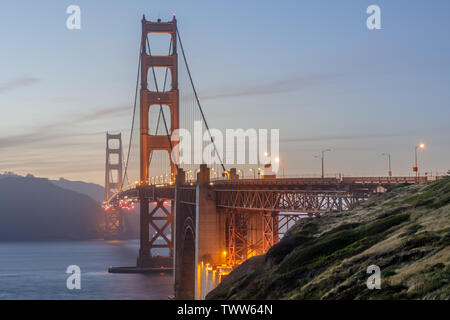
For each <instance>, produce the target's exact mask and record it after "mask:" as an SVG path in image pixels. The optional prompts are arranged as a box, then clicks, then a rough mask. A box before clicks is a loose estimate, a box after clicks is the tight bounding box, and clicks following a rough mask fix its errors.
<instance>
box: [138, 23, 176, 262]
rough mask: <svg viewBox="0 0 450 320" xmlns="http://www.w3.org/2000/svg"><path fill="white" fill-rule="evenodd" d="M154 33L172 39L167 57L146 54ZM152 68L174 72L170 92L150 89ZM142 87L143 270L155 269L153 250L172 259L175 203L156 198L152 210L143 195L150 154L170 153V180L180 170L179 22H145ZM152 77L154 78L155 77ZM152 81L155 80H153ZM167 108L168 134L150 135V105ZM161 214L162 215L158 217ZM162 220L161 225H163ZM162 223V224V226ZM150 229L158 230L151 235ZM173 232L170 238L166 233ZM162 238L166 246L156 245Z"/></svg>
mask: <svg viewBox="0 0 450 320" xmlns="http://www.w3.org/2000/svg"><path fill="white" fill-rule="evenodd" d="M151 33H166V34H169V35H170V38H171V44H170V46H171V49H172V50H171V52H170V54H169V55H167V56H156V55H152V53H151V50H149V52H147V41H148V35H149V34H151ZM152 68H168V69H169V70H170V72H171V79H172V83H171V88H170V90H168V91H166V90H164V91H161V90H159V89H158V87H157V86H156V90H157V91H156V92H155V91H150V90H149V89H148V85H147V84H148V79H147V78H148V72H149V70H151V71H153V70H152ZM140 71H141V88H140V187H141V188H140V190H141V194H140V249H139V257H138V261H137V265H138V266H140V267H145V266H150V267H151V266H153V265H152V256H151V250H152V249H153V248H167V249H169V250H170V256H171V257H173V219H174V203H173V201H172V202H171V208H170V209H167V208H165V207H164V205H163V204H164V199H157V201H156V207H155V208H154V209H153V210H151V211H149V200H148V198H146V197H145V196H144V192H143V190H144V187H145V186H146V185H148V184H149V166H150V161H151V154H152V152H153V151H156V150H163V151H167V152H168V153H169V158H170V159H171V160H170V166H171V178H172V181H171V183H173V178H175V177H176V175H177V167H176V165H175V163H174V162H173V159H172V157H171V153H172V148H173V146H174V145H175V143H173V144H172V142H171V140H170V138H171V135H172V133H173V132H174V130H176V129H178V128H179V91H178V55H177V21H176V19H175V16H174V17H173V19H172V21H169V22H161V21H160V20H158V21H157V22H151V21H147V20H145V16H144V17H143V19H142V37H141V70H140ZM152 78H153V77H152ZM152 81H153V79H152ZM163 105H164V106H168V107H169V110H170V128H168V131H169V132H166V134H165V135H157V133H155V135H153V134H151V133H150V132H149V111H150V107H151V106H159V107H160V108H162V106H163ZM157 211H159V214H157ZM161 221H162V222H161ZM161 223H162V225H161ZM150 227H151V228H152V229H153V230H154V231H155V232H154V233H153V235H151V236H150V232H149V231H150ZM169 232H170V237H167V234H168V233H169ZM157 239H162V241H163V243H156V240H157Z"/></svg>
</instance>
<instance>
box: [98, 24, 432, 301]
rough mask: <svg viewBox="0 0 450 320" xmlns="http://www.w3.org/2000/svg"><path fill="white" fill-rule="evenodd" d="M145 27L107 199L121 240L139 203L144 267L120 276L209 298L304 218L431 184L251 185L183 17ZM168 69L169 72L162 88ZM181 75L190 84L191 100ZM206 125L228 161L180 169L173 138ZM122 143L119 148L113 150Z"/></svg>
mask: <svg viewBox="0 0 450 320" xmlns="http://www.w3.org/2000/svg"><path fill="white" fill-rule="evenodd" d="M141 22H142V36H141V45H140V52H139V64H138V72H137V79H136V91H135V99H134V107H133V115H132V128H131V133H130V140H129V144H128V152H127V155H126V157H125V156H124V153H123V148H122V136H121V134H110V133H107V135H106V144H107V148H106V166H105V169H106V170H105V190H106V194H105V202H104V209H105V217H106V226H105V239H114V238H118V237H120V235H121V233H123V231H124V229H125V228H126V225H125V219H124V214H125V213H126V211H127V210H131V209H134V208H135V206H136V205H137V204H138V203H139V210H140V249H139V253H138V258H137V263H136V267H135V268H126V269H120V268H116V269H112V271H113V272H145V271H148V270H152V269H157V270H161V268H163V270H166V269H173V274H174V294H175V298H177V299H202V298H203V297H204V296H205V295H206V293H207V292H209V291H210V290H211V289H213V288H214V287H215V286H216V285H217V284H218V283H219V282H220V281H221V279H222V278H223V277H224V276H226V274H228V273H229V272H230V270H232V269H233V268H234V267H236V266H237V265H239V264H240V263H242V262H243V261H245V260H246V259H248V258H250V257H252V256H254V255H258V254H263V253H265V252H266V251H267V250H268V249H269V248H270V247H271V246H273V245H274V244H276V243H277V242H278V241H279V239H280V237H281V236H282V234H283V233H285V232H286V230H287V229H288V228H289V227H290V226H291V225H292V224H293V223H295V221H296V220H297V219H299V218H301V217H302V215H305V214H306V215H309V216H313V215H320V214H325V213H327V212H331V211H343V210H348V209H349V208H350V207H351V206H352V205H354V204H355V203H356V202H358V201H360V200H364V199H367V198H368V197H370V196H371V195H373V194H375V193H377V192H383V191H385V190H386V189H387V188H389V187H390V186H392V185H395V184H404V183H408V184H410V183H418V182H425V181H426V178H425V177H423V178H422V177H339V178H326V177H322V178H285V177H283V178H277V177H276V176H274V175H270V176H264V175H262V176H259V177H258V179H256V177H254V179H248V178H244V177H243V175H239V174H238V173H240V172H242V174H243V171H242V170H240V169H237V168H229V169H227V168H226V167H225V165H224V163H223V159H222V157H221V156H220V154H219V153H218V150H217V147H216V145H215V141H214V139H213V136H212V134H211V132H210V128H209V126H208V123H207V121H206V117H205V114H204V111H203V109H202V106H201V103H200V100H199V97H198V93H197V90H196V88H195V86H194V82H193V79H192V74H191V71H190V69H189V65H188V62H187V58H186V55H185V51H184V48H183V43H182V41H181V36H180V33H179V30H178V28H177V20H176V18H175V16H174V17H173V19H172V20H171V21H168V22H162V21H161V20H160V19H158V20H157V21H155V22H152V21H147V20H146V19H145V16H144V17H143V19H142V21H141ZM155 33H159V34H167V35H169V37H170V43H169V49H168V51H167V52H168V54H167V55H165V56H162V55H153V54H152V49H153V47H151V46H150V41H149V36H150V35H152V34H155ZM178 45H179V46H180V49H181V55H182V62H183V63H182V65H181V67H180V66H179V61H178V60H179V59H178ZM158 69H161V70H163V74H160V75H161V76H162V78H163V82H162V85H160V82H161V79H160V81H159V82H158V77H157V73H160V72H159V71H157V70H158ZM180 74H182V75H184V76H185V77H186V78H187V79H188V81H187V82H186V84H185V87H183V88H182V91H183V92H185V93H184V95H183V97H182V98H181V99H180V89H181V88H180V87H181V85H180V82H179V78H180ZM149 78H150V80H151V81H149ZM169 78H170V79H169ZM139 83H140V87H139ZM183 83H184V82H183ZM138 92H139V95H138ZM138 98H139V99H138ZM138 100H139V124H140V125H139V163H140V174H139V179H136V181H135V182H134V183H131V184H130V183H129V182H130V181H129V180H130V179H128V171H129V170H128V168H129V164H130V153H131V148H132V141H133V131H134V123H135V118H136V113H137V105H138V104H137V101H138ZM196 120H201V121H202V129H203V130H204V131H205V132H206V133H208V135H209V139H210V142H211V144H212V145H213V151H214V152H215V153H216V159H218V160H219V161H217V162H212V161H211V159H206V160H207V161H205V162H207V163H211V162H212V163H213V164H212V165H210V166H209V167H208V166H207V165H206V164H192V163H188V164H186V163H184V164H182V165H178V164H177V161H174V159H173V158H174V157H175V158H176V157H177V156H178V154H177V148H176V146H177V144H178V143H179V141H174V140H172V139H171V137H172V135H173V134H174V132H176V130H177V129H179V128H190V129H192V127H193V123H194V121H196ZM114 141H115V142H116V143H115V144H116V146H115V147H114V146H111V145H110V144H111V142H114ZM203 144H206V142H205V141H203ZM112 157H115V161H114V160H112V159H111V158H112ZM150 173H152V176H151V175H150ZM258 173H259V172H258ZM283 176H284V175H283ZM126 181H128V185H126V183H125V182H126ZM151 230H152V231H153V232H151ZM160 248H164V249H167V250H168V251H169V252H170V256H169V257H168V258H167V259H163V258H161V257H159V256H154V255H152V251H153V250H154V249H160Z"/></svg>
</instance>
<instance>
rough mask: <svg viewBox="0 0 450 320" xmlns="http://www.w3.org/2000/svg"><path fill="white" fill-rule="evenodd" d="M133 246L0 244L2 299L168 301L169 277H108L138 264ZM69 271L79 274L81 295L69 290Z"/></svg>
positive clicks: (105, 243)
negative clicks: (112, 268)
mask: <svg viewBox="0 0 450 320" xmlns="http://www.w3.org/2000/svg"><path fill="white" fill-rule="evenodd" d="M138 248H139V242H138V241H137V240H127V241H100V240H99V241H79V242H0V299H167V297H168V296H169V295H172V294H173V292H172V290H173V284H172V275H171V274H165V275H160V274H150V275H143V274H109V273H108V272H107V269H108V267H109V266H131V265H135V264H136V256H137V252H138ZM69 265H78V266H79V267H80V269H81V289H80V290H68V289H67V287H66V280H67V278H68V276H69V274H66V273H65V272H66V269H67V267H68V266H69Z"/></svg>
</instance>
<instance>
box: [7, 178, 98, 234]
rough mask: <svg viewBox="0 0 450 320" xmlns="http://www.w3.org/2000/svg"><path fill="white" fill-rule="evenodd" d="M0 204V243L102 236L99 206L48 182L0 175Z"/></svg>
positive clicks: (85, 197)
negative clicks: (5, 241)
mask: <svg viewBox="0 0 450 320" xmlns="http://www.w3.org/2000/svg"><path fill="white" fill-rule="evenodd" d="M60 181H61V180H60ZM63 183H65V182H63ZM0 204H1V205H0V240H54V239H65V240H85V239H95V238H101V237H102V236H103V232H102V224H103V221H104V220H103V217H104V212H103V210H102V208H101V206H100V204H99V203H98V202H97V201H95V200H93V199H92V198H90V197H89V196H87V195H84V194H81V193H79V192H75V191H71V190H67V189H63V188H61V187H58V186H57V185H55V184H54V183H53V182H50V181H49V180H47V179H42V178H35V177H32V176H28V177H21V176H17V175H14V174H9V175H3V176H2V177H1V178H0Z"/></svg>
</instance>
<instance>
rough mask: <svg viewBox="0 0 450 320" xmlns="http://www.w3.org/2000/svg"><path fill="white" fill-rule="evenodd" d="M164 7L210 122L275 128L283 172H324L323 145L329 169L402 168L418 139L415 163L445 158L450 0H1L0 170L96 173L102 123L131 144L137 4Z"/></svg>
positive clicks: (140, 9) (159, 12)
mask: <svg viewBox="0 0 450 320" xmlns="http://www.w3.org/2000/svg"><path fill="white" fill-rule="evenodd" d="M71 4H76V5H79V6H80V8H81V30H68V29H67V28H66V19H67V17H68V14H66V8H67V7H68V6H69V5H71ZM371 4H377V5H379V6H380V8H381V26H382V29H381V30H368V29H367V27H366V19H367V17H368V15H367V14H366V8H367V7H368V6H369V5H371ZM173 13H176V16H177V20H178V27H179V30H180V33H181V36H182V40H183V45H184V47H185V50H186V54H187V58H188V60H189V63H190V68H191V71H192V74H193V77H194V81H195V84H196V86H197V89H198V91H199V96H200V99H201V100H202V103H203V107H204V109H205V113H206V117H207V119H208V121H209V125H210V126H211V127H214V128H219V129H226V128H244V129H247V128H269V129H270V128H278V129H280V139H281V144H280V156H281V158H282V159H283V161H284V165H285V172H286V174H287V175H290V174H298V175H302V174H319V173H320V161H319V160H318V159H316V158H314V155H316V154H317V153H318V152H320V150H321V149H325V148H331V149H332V151H331V152H329V153H327V158H326V164H327V167H326V170H327V172H328V173H339V172H341V173H343V174H346V175H367V176H369V175H370V176H372V175H386V173H387V160H386V159H385V158H383V157H382V156H381V153H383V152H388V153H391V155H392V169H393V173H394V175H412V174H413V172H412V166H413V163H414V146H415V145H416V144H417V143H419V142H424V143H425V144H426V148H425V150H423V151H421V152H420V155H419V160H420V166H421V171H422V172H425V171H428V172H429V171H433V172H435V171H437V172H446V171H447V170H449V169H450V90H449V88H450V41H449V39H450V1H447V0H442V1H438V0H433V1H425V0H420V1H410V0H404V1H402V0H397V1H382V0H371V1H365V0H342V1H335V0H327V1H325V0H321V1H312V0H311V1H302V0H292V1H291V0H283V1H264V0H258V1H256V0H255V1H253V0H248V1H242V0H241V1H235V0H228V1H214V0H196V1H193V0H190V1H188V0H179V1H170V0H153V1H118V0H117V1H115V0H114V1H113V0H109V1H106V0H103V1H102V0H96V1H92V0H90V1H86V0H85V1H83V0H71V1H62V0H60V1H6V0H2V1H1V3H0V40H1V50H0V110H1V113H0V173H1V172H3V171H14V172H17V173H19V174H26V173H32V174H34V175H37V176H41V177H49V178H59V177H64V178H67V179H72V180H83V181H88V182H95V183H99V184H102V185H103V183H104V162H105V132H106V131H110V132H119V131H120V132H122V133H123V135H124V141H123V142H124V147H125V148H127V146H128V137H129V134H130V125H131V115H132V105H133V100H134V89H135V84H136V72H137V63H138V52H139V41H140V36H141V34H140V32H141V23H140V20H141V17H142V14H145V15H146V18H147V19H148V20H156V19H157V18H161V19H162V20H163V21H165V20H170V19H171V18H172V14H173ZM179 53H181V52H179ZM181 94H183V93H181ZM137 123H138V122H137ZM135 142H136V143H137V140H135ZM133 150H134V151H137V148H136V147H134V149H133ZM133 160H134V161H133V162H132V164H131V165H130V166H131V171H130V177H133V178H134V177H137V172H138V171H137V169H138V163H137V161H135V160H136V159H133Z"/></svg>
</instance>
